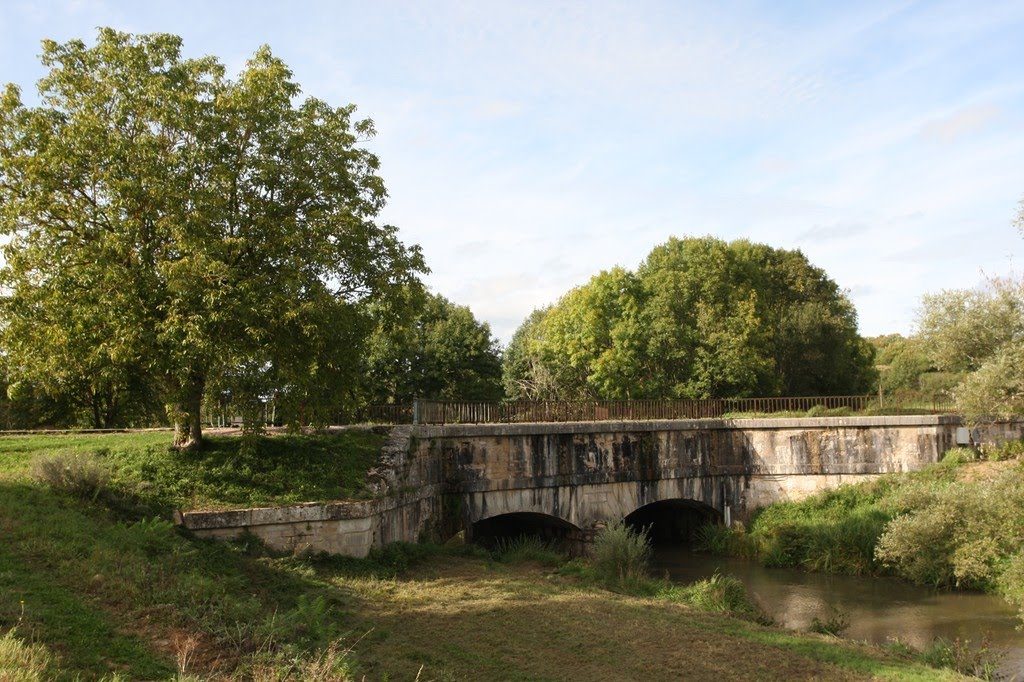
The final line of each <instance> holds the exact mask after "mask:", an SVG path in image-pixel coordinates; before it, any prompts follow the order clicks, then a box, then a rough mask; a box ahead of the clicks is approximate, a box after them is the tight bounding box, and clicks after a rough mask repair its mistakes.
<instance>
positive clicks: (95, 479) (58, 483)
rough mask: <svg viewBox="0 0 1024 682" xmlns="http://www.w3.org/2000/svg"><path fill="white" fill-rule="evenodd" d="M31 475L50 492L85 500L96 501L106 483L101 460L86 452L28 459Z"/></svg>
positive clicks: (108, 477)
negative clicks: (58, 492) (51, 490)
mask: <svg viewBox="0 0 1024 682" xmlns="http://www.w3.org/2000/svg"><path fill="white" fill-rule="evenodd" d="M32 476H33V478H35V479H36V480H37V481H39V482H40V483H45V484H46V485H48V486H50V487H51V488H53V489H54V490H59V491H62V492H66V493H69V494H71V495H75V496H77V497H84V498H88V499H96V497H97V496H98V495H99V494H100V492H101V491H102V490H103V488H104V486H106V484H107V481H109V480H110V472H109V471H108V470H107V467H106V466H105V465H104V463H103V460H102V459H101V458H100V457H99V456H97V455H96V454H94V453H90V452H62V453H58V454H56V455H37V456H36V457H35V458H34V459H33V460H32Z"/></svg>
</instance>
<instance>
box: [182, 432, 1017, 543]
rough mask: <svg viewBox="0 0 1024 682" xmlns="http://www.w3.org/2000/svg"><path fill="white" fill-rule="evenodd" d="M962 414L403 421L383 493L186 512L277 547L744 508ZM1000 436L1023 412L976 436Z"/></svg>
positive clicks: (908, 443)
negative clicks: (514, 516) (679, 509)
mask: <svg viewBox="0 0 1024 682" xmlns="http://www.w3.org/2000/svg"><path fill="white" fill-rule="evenodd" d="M958 428H960V422H959V420H958V419H957V418H955V417H934V416H913V417H825V418H807V419H760V420H758V419H744V420H693V421H648V422H595V423H570V424H488V425H464V426H413V427H409V426H406V427H396V428H395V429H394V430H393V431H392V434H391V437H390V438H389V440H388V443H387V444H386V445H385V446H384V448H383V450H382V452H381V457H380V460H379V461H378V463H377V465H376V466H375V467H374V468H373V469H372V470H371V472H370V473H369V481H370V487H371V490H372V491H373V493H374V497H373V499H371V500H365V501H341V502H327V503H320V504H306V505H296V506H290V507H281V508H268V509H244V510H233V511H226V512H187V513H184V514H181V515H180V519H179V521H180V523H182V525H184V526H185V527H187V528H189V529H191V530H192V531H193V532H195V533H196V534H197V535H200V536H205V537H218V538H228V537H236V536H238V535H240V534H242V533H243V532H250V533H253V534H255V535H256V536H258V537H260V538H261V539H263V540H264V541H265V542H266V543H267V544H268V545H270V546H271V547H274V548H275V549H279V550H285V551H305V550H309V551H325V552H333V553H339V554H347V555H351V556H365V555H366V554H367V553H368V552H369V551H370V549H371V548H372V547H375V546H380V545H383V544H386V543H388V542H394V541H406V542H413V541H416V540H418V539H421V538H423V537H435V538H439V539H444V538H446V537H448V536H450V535H451V534H453V533H454V532H456V531H457V530H461V529H468V528H470V527H471V525H472V524H473V523H475V522H476V521H479V520H482V519H485V518H489V517H492V516H495V515H498V514H504V513H512V512H535V513H542V514H548V515H551V516H555V517H558V518H560V519H563V520H564V521H566V522H568V523H571V524H573V525H575V526H576V527H578V528H580V529H582V530H584V531H586V530H587V529H588V528H590V527H591V526H593V525H594V524H595V523H598V522H600V521H603V520H607V519H609V518H616V517H622V516H625V515H627V514H629V513H631V512H633V511H635V510H636V509H638V508H640V507H642V506H644V505H646V504H650V503H652V502H658V501H661V500H668V499H688V500H694V501H696V502H699V503H701V504H703V505H706V506H707V507H709V508H711V509H714V510H716V511H717V512H718V513H719V515H720V517H721V518H729V517H731V518H734V519H742V518H744V517H746V516H747V515H749V514H750V513H751V512H753V511H754V510H756V509H757V508H759V507H762V506H764V505H767V504H770V503H772V502H776V501H780V500H796V499H801V498H803V497H806V496H807V495H810V494H813V493H815V492H818V491H820V490H823V489H826V488H833V487H836V486H838V485H841V484H844V483H853V482H857V481H862V480H867V479H870V478H873V477H876V476H878V475H881V474H884V473H892V472H900V471H912V470H916V469H920V468H922V467H924V466H926V465H928V464H931V463H934V462H936V461H938V460H939V459H940V458H941V456H942V454H943V453H944V452H945V451H946V450H948V449H949V448H951V447H953V446H955V445H956V443H957V429H958ZM973 435H974V438H975V439H976V440H977V441H983V442H990V443H1000V442H1002V441H1005V440H1009V439H1013V438H1021V437H1022V436H1024V422H1011V423H1000V424H995V425H990V426H988V427H986V428H984V429H978V430H976V431H975V433H974V434H973Z"/></svg>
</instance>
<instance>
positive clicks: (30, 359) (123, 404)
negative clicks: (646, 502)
mask: <svg viewBox="0 0 1024 682" xmlns="http://www.w3.org/2000/svg"><path fill="white" fill-rule="evenodd" d="M41 60H42V63H43V65H44V66H45V67H47V68H48V69H49V71H48V73H47V74H46V75H45V76H44V77H43V79H42V80H41V81H40V82H39V84H38V95H39V104H37V105H27V104H25V102H24V101H23V98H22V94H21V91H20V89H19V88H18V87H17V86H15V85H13V84H10V85H7V86H6V88H5V89H4V90H3V92H2V94H0V233H2V234H3V235H5V237H6V243H5V244H4V246H3V256H4V261H5V262H4V264H3V267H2V269H0V381H2V383H3V385H4V387H5V388H6V390H5V391H4V392H3V395H2V396H0V406H2V407H3V409H4V410H5V417H6V424H5V426H7V427H13V428H31V427H36V426H41V425H50V426H69V425H80V426H92V427H96V428H102V427H106V428H110V427H119V426H127V425H151V424H170V425H173V426H174V428H175V443H176V445H178V446H179V447H183V448H188V447H195V446H196V445H198V444H199V443H200V441H201V437H202V428H203V423H202V414H203V405H204V404H206V405H211V404H224V403H225V401H228V402H230V405H231V409H232V410H233V411H234V412H236V413H240V414H241V415H242V416H243V417H244V418H245V419H246V421H247V422H248V423H254V422H255V421H257V420H258V419H259V418H258V417H257V415H258V414H259V413H260V411H261V410H262V408H263V405H264V403H265V402H266V401H267V400H272V401H273V404H274V405H275V410H276V412H277V416H278V417H279V418H280V419H281V420H283V421H287V422H289V423H293V424H314V425H315V424H324V423H327V422H328V421H330V419H331V418H332V417H333V415H335V414H336V413H337V412H338V411H340V410H348V411H351V410H353V409H355V408H358V407H359V406H361V405H369V404H375V403H393V404H397V403H406V402H410V401H411V400H412V399H413V398H414V397H417V396H419V397H427V398H439V399H452V400H454V399H461V400H496V399H501V398H511V399H524V398H526V399H531V398H544V399H581V398H682V397H685V398H704V397H744V396H785V395H819V394H820V395H836V394H850V393H862V392H867V391H871V390H874V388H875V387H876V386H877V382H878V373H877V369H876V367H875V365H874V361H873V359H874V355H875V352H876V351H875V348H876V347H878V349H879V352H880V353H881V354H882V355H885V354H886V353H890V355H893V356H894V357H895V356H899V357H900V358H903V356H904V355H907V354H908V353H910V354H911V355H912V353H911V352H910V351H907V350H905V349H904V350H890V349H889V347H888V346H886V347H882V345H880V344H879V343H877V342H876V343H875V345H874V346H873V345H872V344H869V343H868V342H866V341H865V340H864V339H862V338H861V337H860V336H859V334H858V333H857V316H856V311H855V310H854V307H853V305H852V303H851V302H850V300H849V298H848V296H847V295H846V293H845V292H844V291H842V290H841V289H840V288H839V286H838V285H837V284H836V283H835V282H834V281H832V280H831V279H830V278H829V277H828V276H827V275H826V273H825V272H824V271H822V270H821V269H820V268H817V267H815V266H814V265H812V264H811V263H810V262H809V261H808V260H807V258H806V257H805V256H804V254H802V253H801V252H800V251H789V250H785V249H778V248H773V247H770V246H767V245H764V244H756V243H752V242H749V241H746V240H738V241H734V242H725V241H723V240H720V239H716V238H714V237H688V238H683V239H676V238H672V239H670V240H669V241H668V242H666V243H665V244H662V245H660V246H657V247H656V248H654V249H653V250H652V251H651V253H650V254H649V255H648V257H647V258H646V259H645V260H644V261H643V263H641V264H640V266H639V267H638V268H637V269H636V270H635V271H630V270H626V269H624V268H614V269H612V270H610V271H606V272H601V273H599V274H597V275H595V276H594V277H593V278H592V279H591V280H590V281H589V282H588V283H586V284H585V285H583V286H580V287H577V288H575V289H573V290H572V291H570V292H568V293H567V294H565V296H563V297H562V298H561V299H560V300H559V301H557V302H555V303H554V304H552V305H550V306H548V307H546V308H543V309H539V310H537V311H534V313H533V314H532V315H530V316H529V318H528V319H527V320H525V321H524V323H523V324H522V326H521V327H520V328H519V329H518V331H517V332H516V333H515V336H514V337H513V338H512V340H511V342H510V344H509V345H508V347H507V348H504V349H502V348H501V347H500V346H499V344H498V342H497V341H496V340H495V338H494V337H493V335H492V333H491V330H490V328H489V326H488V325H487V324H486V323H483V322H481V321H479V320H477V319H476V318H475V317H474V316H473V314H472V312H471V311H470V310H469V309H468V308H466V307H465V306H460V305H457V304H456V303H453V302H451V301H448V300H447V299H445V298H443V297H441V296H439V295H437V294H434V293H431V292H429V291H427V290H426V289H425V287H424V285H423V283H422V281H421V277H422V276H423V275H424V274H426V273H427V272H428V268H427V265H426V263H425V262H424V258H423V254H422V252H421V251H420V249H419V247H418V246H413V245H406V244H403V243H402V242H401V241H400V240H399V238H398V231H397V228H395V227H394V226H391V225H387V224H381V222H380V221H379V215H380V212H381V210H382V208H383V206H384V203H385V200H386V197H387V191H386V189H385V185H384V182H383V179H382V178H381V177H380V175H379V173H378V171H379V167H380V162H379V160H378V158H377V157H376V156H375V155H374V154H372V153H371V152H369V151H368V150H367V148H366V144H365V143H366V142H367V141H368V140H369V139H370V138H372V137H373V135H374V126H373V122H372V121H370V120H369V119H359V118H357V117H356V115H355V107H354V106H353V105H348V106H342V107H336V106H332V105H330V104H328V103H326V102H324V101H322V100H320V99H317V98H315V97H305V98H301V90H300V87H299V85H298V84H297V83H296V82H295V81H294V79H293V76H292V73H291V71H290V70H289V69H288V67H287V66H286V65H285V64H284V63H283V62H282V61H281V60H280V59H279V58H277V57H275V56H274V55H273V54H272V52H271V51H270V49H269V48H267V47H263V48H260V49H259V50H258V51H257V52H256V53H255V54H254V55H253V57H252V58H251V59H250V60H249V61H248V62H247V63H246V65H245V66H244V67H243V68H242V70H241V72H240V73H239V74H238V75H237V76H235V77H233V78H231V77H228V75H227V74H226V70H225V67H224V65H223V64H222V63H221V62H220V61H218V60H217V59H216V58H214V57H201V58H186V57H184V56H183V55H182V42H181V39H180V38H178V37H177V36H173V35H168V34H149V35H131V34H127V33H121V32H118V31H115V30H113V29H100V31H99V33H98V37H97V39H96V41H95V44H93V45H92V46H88V45H86V44H85V43H84V42H83V41H80V40H72V41H69V42H67V43H63V44H61V43H56V42H53V41H44V43H43V49H42V54H41ZM1014 286H1016V285H1013V286H1011V285H1010V284H998V285H994V286H993V291H992V292H991V296H990V297H995V298H998V299H999V301H1001V302H1000V303H993V304H992V306H994V308H998V309H999V311H998V312H992V313H991V314H998V315H1004V316H1006V315H1009V316H1010V317H1011V318H1013V320H1014V321H1015V322H1014V324H1016V322H1017V321H1018V320H1017V318H1016V317H1013V316H1014V315H1019V312H1020V306H1019V305H1017V303H1016V301H1017V300H1018V299H1017V298H1014V296H1016V295H1017V294H1016V293H1007V291H1009V290H1010V289H1013V287H1014ZM1015 291H1017V292H1018V293H1019V287H1018V288H1017V289H1016V290H1015ZM977 296H981V297H982V298H984V300H986V301H987V300H988V298H985V296H988V294H986V295H985V296H982V294H977ZM1007 296H1009V298H1010V299H1013V303H1012V305H1011V303H1008V302H1007V301H1006V300H1004V299H1006V297H1007ZM1000 297H1001V298H1000ZM947 298H949V297H948V296H947V295H945V294H944V295H943V300H946V299H947ZM982 298H978V299H975V298H971V296H970V295H966V294H965V295H964V297H962V299H958V302H953V303H950V306H947V307H946V308H943V312H942V314H939V313H936V314H935V315H934V316H931V317H929V316H926V319H927V320H933V318H934V325H933V324H932V322H930V321H929V322H923V323H922V336H921V338H922V339H925V340H928V339H930V340H931V341H929V343H933V345H934V344H938V345H935V348H939V347H942V348H946V347H947V346H948V351H949V353H950V354H952V355H948V356H947V355H944V356H942V358H940V357H939V355H935V356H934V358H935V359H934V360H930V362H932V364H933V365H934V366H936V367H942V368H946V369H948V370H950V371H961V370H962V371H965V372H966V371H969V372H974V373H976V376H977V377H979V378H977V379H975V380H974V381H976V382H981V381H982V380H983V379H984V377H988V376H995V375H998V374H999V373H1000V371H1001V370H1000V369H999V368H1005V367H1007V366H1012V365H1013V363H1015V362H1016V359H1017V358H1018V355H1017V353H1019V350H1018V349H1017V347H1016V345H1013V346H1012V347H1011V346H1006V347H1005V348H1004V345H1001V344H1004V342H1008V341H1007V339H1009V340H1013V341H1014V343H1016V339H1017V331H1016V330H1017V329H1018V328H1019V327H1020V326H1021V325H1018V326H1013V325H1012V324H1010V325H1009V326H1005V325H1004V326H999V325H996V326H997V327H998V329H999V330H1001V331H993V334H992V335H991V338H989V337H986V340H984V342H981V341H979V342H978V343H976V344H975V346H977V347H975V346H971V347H970V348H968V347H967V345H964V344H965V342H961V341H956V340H953V339H952V336H951V335H950V334H951V333H950V334H946V332H938V331H936V332H934V333H933V331H931V330H932V329H933V326H934V327H935V328H936V329H939V328H941V329H943V330H945V329H947V328H952V327H956V328H957V329H959V328H960V327H963V326H964V324H965V323H963V320H962V319H961V318H962V317H963V316H964V315H974V314H975V313H977V314H981V313H980V312H978V311H980V310H981V308H982V307H984V306H988V303H984V304H983V303H982V302H981V301H982ZM928 306H932V304H931V303H929V302H928V301H927V300H926V307H928ZM932 307H934V306H932ZM929 309H930V308H929ZM985 310H986V311H987V310H988V308H985ZM958 311H959V312H958ZM985 314H986V315H987V314H989V313H988V312H986V313H985ZM999 319H1000V320H1003V318H999ZM999 324H1002V322H1000V323H999ZM1007 324H1009V323H1007ZM950 325H952V327H950ZM957 325H959V326H957ZM1011 328H1012V330H1013V331H1012V332H1007V331H1006V330H1007V329H1011ZM947 337H948V338H947ZM944 339H945V340H944ZM915 343H916V341H915ZM902 344H903V342H902V341H899V342H895V345H892V344H890V345H892V348H893V349H896V348H897V347H898V348H904V346H903V345H902ZM943 344H946V345H943ZM968 345H969V344H968ZM943 352H945V351H943ZM936 353H938V351H936ZM956 353H961V356H962V358H967V359H966V360H956V361H952V360H948V361H947V359H948V357H953V355H955V354H956ZM961 356H957V357H961ZM915 357H916V356H915ZM929 357H932V356H929ZM915 361H916V360H911V359H909V356H908V359H905V360H904V359H901V360H899V361H898V362H897V361H893V362H891V363H889V365H888V366H887V367H886V368H885V371H884V372H883V374H882V380H883V382H884V381H893V380H894V379H893V377H895V376H896V375H897V374H898V372H897V370H895V369H893V368H894V367H896V366H899V367H903V365H901V364H900V363H903V364H904V365H905V364H907V363H911V364H912V363H913V362H915ZM986 363H995V364H991V365H990V364H986ZM915 367H916V365H915ZM899 371H900V372H904V373H906V372H907V371H910V370H907V369H906V368H905V367H904V368H903V369H900V370H899ZM972 376H974V375H972ZM974 385H980V384H971V386H974ZM986 385H987V384H986ZM965 395H967V394H966V393H965Z"/></svg>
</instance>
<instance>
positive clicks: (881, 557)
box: [702, 443, 1024, 619]
mask: <svg viewBox="0 0 1024 682" xmlns="http://www.w3.org/2000/svg"><path fill="white" fill-rule="evenodd" d="M1021 450H1022V444H1021V443H1010V444H1008V445H1006V446H1004V447H1003V448H1001V449H999V450H995V451H991V452H989V453H987V458H986V459H985V460H984V461H975V457H976V455H975V453H973V452H972V451H970V450H953V451H950V452H949V453H947V455H946V457H945V458H944V459H943V461H942V462H940V463H939V464H937V465H934V466H932V467H930V468H928V469H925V470H923V471H920V472H915V473H910V474H891V475H886V476H882V477H880V478H879V479H877V480H875V481H871V482H868V483H862V484H858V485H851V486H843V487H841V488H837V489H835V490H830V491H827V492H824V493H820V494H818V495H815V496H813V497H810V498H808V499H806V500H803V501H800V502H784V503H778V504H775V505H772V506H770V507H767V508H765V509H763V510H761V511H760V512H759V513H758V514H757V515H756V516H755V518H754V519H753V520H752V521H751V522H750V523H749V524H748V526H747V527H746V528H739V527H738V528H732V529H726V528H724V527H721V526H718V527H715V526H709V527H707V528H706V529H705V531H704V533H703V537H702V545H703V547H704V548H705V549H707V550H710V551H712V552H716V553H720V554H729V555H735V556H744V557H747V558H756V559H757V560H759V561H760V562H761V563H763V564H764V565H766V566H779V567H799V568H804V569H806V570H811V571H822V572H833V573H851V574H876V575H877V574H890V575H897V576H900V577H903V578H905V579H908V580H911V581H913V582H915V583H918V584H922V585H928V586H933V587H938V588H959V589H976V590H984V591H987V592H995V593H1000V594H1003V595H1005V596H1006V597H1007V599H1009V600H1010V601H1011V602H1013V603H1015V604H1016V605H1017V606H1018V607H1019V608H1020V609H1021V618H1022V619H1024V461H1022V460H1021V459H1019V456H1020V452H1021Z"/></svg>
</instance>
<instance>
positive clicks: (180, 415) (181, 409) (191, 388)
mask: <svg viewBox="0 0 1024 682" xmlns="http://www.w3.org/2000/svg"><path fill="white" fill-rule="evenodd" d="M205 385H206V381H205V378H204V377H202V376H198V375H196V374H192V375H191V376H190V377H189V381H188V382H187V383H186V384H185V385H183V386H182V387H181V390H180V391H178V400H177V401H176V402H174V403H172V404H170V405H168V406H167V415H168V416H169V417H170V419H171V423H173V424H174V447H176V448H178V449H179V450H197V449H199V448H200V447H202V444H203V414H202V407H203V389H204V388H205Z"/></svg>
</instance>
